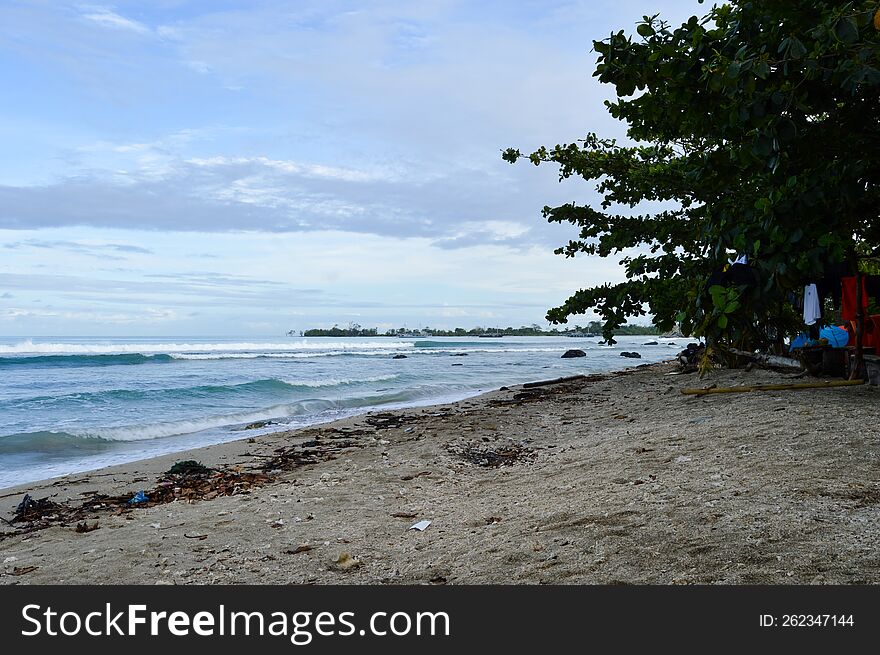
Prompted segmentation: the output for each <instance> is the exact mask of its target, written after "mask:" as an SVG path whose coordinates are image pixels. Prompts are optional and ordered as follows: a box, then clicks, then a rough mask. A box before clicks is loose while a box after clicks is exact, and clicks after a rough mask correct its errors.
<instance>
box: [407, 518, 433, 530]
mask: <svg viewBox="0 0 880 655" xmlns="http://www.w3.org/2000/svg"><path fill="white" fill-rule="evenodd" d="M429 525H431V522H430V521H428V520H427V519H425V520H424V521H419V522H418V523H416V524H414V525H411V526H409V529H410V530H418V531H419V532H421V531H422V530H424V529H425V528H427V527H428V526H429Z"/></svg>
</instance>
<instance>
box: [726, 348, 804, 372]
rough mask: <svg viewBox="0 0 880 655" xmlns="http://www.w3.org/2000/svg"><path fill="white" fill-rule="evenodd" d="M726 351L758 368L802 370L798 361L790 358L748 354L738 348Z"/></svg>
mask: <svg viewBox="0 0 880 655" xmlns="http://www.w3.org/2000/svg"><path fill="white" fill-rule="evenodd" d="M728 350H729V351H730V352H731V353H733V354H734V355H739V356H740V357H747V358H748V359H750V360H751V361H752V362H754V363H756V364H758V365H759V366H766V367H767V368H797V369H800V368H803V366H802V364H801V362H800V360H797V359H794V358H792V357H781V356H779V355H765V354H763V353H750V352H748V351H746V350H739V349H738V348H729V349H728Z"/></svg>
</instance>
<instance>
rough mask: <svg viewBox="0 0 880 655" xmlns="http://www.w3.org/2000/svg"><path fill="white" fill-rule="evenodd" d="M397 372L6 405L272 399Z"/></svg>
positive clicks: (85, 395) (129, 391)
mask: <svg viewBox="0 0 880 655" xmlns="http://www.w3.org/2000/svg"><path fill="white" fill-rule="evenodd" d="M398 377H400V376H399V375H396V374H392V375H376V376H372V377H365V378H324V379H321V380H279V379H277V378H268V379H263V380H254V381H252V382H243V383H240V384H226V385H221V384H216V385H214V384H206V385H198V386H193V387H170V388H165V389H107V390H103V391H88V392H77V393H72V394H65V395H60V396H33V397H30V398H26V399H21V400H17V401H13V402H10V403H8V404H7V407H13V408H15V407H19V408H22V407H31V406H34V405H39V406H40V407H41V408H43V407H44V406H45V404H46V403H52V404H64V403H76V404H78V405H81V404H86V405H87V406H99V405H104V404H107V403H111V404H112V403H113V402H114V401H126V402H138V401H143V400H150V401H153V402H163V403H173V402H179V401H182V400H185V399H187V398H190V399H192V398H212V397H213V398H216V397H218V396H220V397H222V396H231V397H236V396H257V397H258V398H259V397H262V398H266V397H267V396H268V397H272V396H274V397H275V398H276V399H285V398H289V397H290V395H291V393H293V392H296V391H300V392H302V391H305V390H308V389H318V388H330V387H342V386H354V385H358V384H368V383H372V382H385V381H388V380H395V379H397V378H398Z"/></svg>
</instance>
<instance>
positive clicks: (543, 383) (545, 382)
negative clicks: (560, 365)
mask: <svg viewBox="0 0 880 655" xmlns="http://www.w3.org/2000/svg"><path fill="white" fill-rule="evenodd" d="M586 378H587V376H586V375H570V376H569V377H565V378H555V379H553V380H539V381H538V382H526V383H525V384H524V385H522V388H523V389H534V388H535V387H546V386H547V385H548V384H562V383H563V382H577V381H578V380H585V379H586Z"/></svg>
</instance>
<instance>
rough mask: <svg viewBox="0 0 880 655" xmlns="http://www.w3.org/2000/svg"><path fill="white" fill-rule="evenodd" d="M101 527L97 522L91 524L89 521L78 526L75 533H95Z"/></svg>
mask: <svg viewBox="0 0 880 655" xmlns="http://www.w3.org/2000/svg"><path fill="white" fill-rule="evenodd" d="M99 527H100V526H99V525H98V522H97V521H95V522H94V523H89V522H88V521H82V522H81V523H77V524H76V528H75V530H74V531H75V532H78V533H80V534H82V533H85V532H94V531H95V530H97V529H98V528H99Z"/></svg>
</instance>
